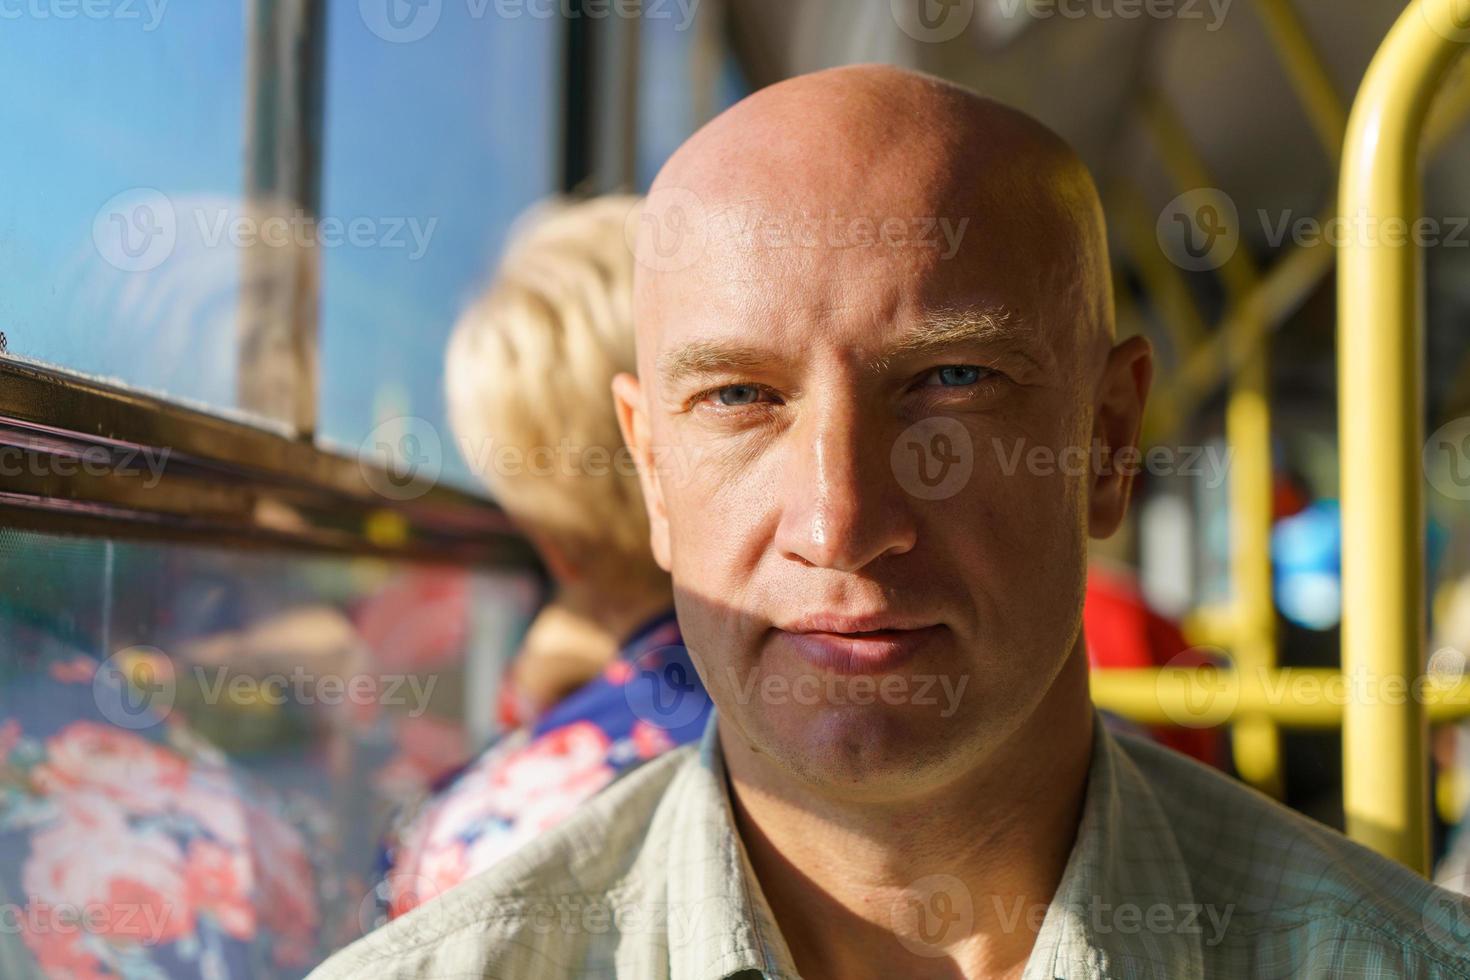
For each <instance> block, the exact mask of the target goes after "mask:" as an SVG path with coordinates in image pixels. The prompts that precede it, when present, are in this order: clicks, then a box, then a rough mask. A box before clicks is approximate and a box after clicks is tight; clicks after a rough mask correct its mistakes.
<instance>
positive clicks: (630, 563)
mask: <svg viewBox="0 0 1470 980" xmlns="http://www.w3.org/2000/svg"><path fill="white" fill-rule="evenodd" d="M637 206H638V201H637V199H636V198H631V197H607V198H599V199H596V200H592V201H586V202H582V203H575V204H573V203H565V202H558V203H554V204H550V205H544V206H542V207H540V208H538V209H536V210H535V211H533V212H532V213H531V214H530V215H529V216H528V217H527V218H526V219H525V220H524V221H523V222H522V225H521V228H520V229H519V231H518V233H517V234H516V235H515V236H514V237H513V239H512V242H511V244H510V246H509V248H508V249H507V250H506V253H505V256H504V258H503V259H502V261H501V264H500V267H499V269H498V270H497V273H496V276H495V279H494V282H493V283H492V284H491V285H490V287H489V290H488V291H487V292H486V293H485V294H484V295H483V296H482V297H481V298H480V299H479V300H477V301H476V302H475V303H474V304H473V305H472V306H471V307H470V309H469V310H468V311H467V312H466V313H465V314H464V316H463V317H462V318H461V320H460V323H459V325H458V326H457V327H456V329H455V331H454V335H453V337H452V338H451V340H450V343H449V349H448V357H447V389H448V395H449V406H450V419H451V421H452V424H453V426H454V429H455V434H456V435H457V436H458V438H459V439H460V444H461V445H462V446H464V447H465V450H466V455H467V456H469V457H470V459H471V461H472V464H473V465H475V466H476V468H477V469H478V470H479V471H480V472H481V474H482V475H483V477H484V479H485V481H486V484H487V486H488V487H489V488H490V490H491V492H492V494H493V495H494V496H495V498H496V499H497V500H499V501H500V503H501V505H502V506H504V507H505V509H506V511H507V513H509V515H510V516H511V517H512V518H513V519H514V520H515V521H516V522H517V523H518V524H519V525H520V526H521V527H522V528H523V529H524V530H525V533H526V534H527V536H528V537H529V538H530V539H531V541H532V542H533V543H534V544H535V546H536V548H537V550H538V551H539V552H540V553H541V555H542V557H543V558H544V559H545V562H546V565H547V568H548V569H549V571H550V572H551V575H552V577H553V579H554V580H555V593H554V595H553V597H552V599H551V601H550V602H549V604H548V605H547V606H546V607H545V608H544V609H543V610H542V611H541V613H540V614H539V615H538V616H537V618H536V619H535V621H534V622H533V623H532V625H531V628H530V630H529V631H528V633H527V636H526V640H525V642H524V644H523V646H522V650H521V652H520V653H519V654H518V656H517V658H516V660H515V663H514V665H513V668H512V671H511V674H510V676H509V677H508V678H507V682H508V683H507V687H508V688H509V689H510V690H512V691H514V692H516V697H515V698H514V701H513V703H512V704H510V705H509V707H510V708H512V709H513V710H512V711H511V715H512V716H513V717H512V719H511V720H512V721H513V722H514V725H513V726H512V727H511V730H510V731H509V732H508V733H507V734H506V735H503V736H501V737H500V738H498V739H497V740H496V741H494V742H493V743H492V744H491V745H490V746H489V747H488V748H486V749H485V750H484V751H483V752H481V753H480V754H479V756H478V757H476V758H475V759H473V760H472V761H471V762H470V763H469V764H468V765H467V766H465V767H464V768H462V769H460V770H459V771H457V772H455V773H453V774H451V775H450V776H449V777H448V778H447V779H446V780H444V781H441V783H440V785H439V786H438V787H437V789H436V792H435V794H434V796H433V797H432V798H431V799H430V800H428V801H427V802H426V803H425V804H424V805H423V806H422V807H421V808H419V809H418V811H417V812H416V813H415V814H414V815H413V817H412V818H411V819H410V820H408V821H406V822H405V823H403V824H402V825H401V826H400V828H399V829H398V830H397V831H395V833H394V834H393V835H391V836H390V839H389V841H388V844H387V850H386V852H385V854H384V861H383V862H382V864H383V867H384V869H385V875H384V880H383V881H382V882H381V883H380V884H379V886H378V889H377V893H378V896H379V898H380V901H381V911H382V912H383V913H384V915H385V917H393V916H396V915H399V914H401V913H403V912H406V911H408V910H409V909H412V908H414V907H415V906H417V905H419V904H420V903H422V902H423V901H425V900H427V899H429V898H432V897H434V896H435V895H438V894H439V893H441V892H443V891H444V890H445V889H447V888H450V887H452V886H453V885H456V884H458V883H459V882H460V881H462V880H464V879H466V878H468V877H471V876H472V875H475V874H478V873H479V872H481V871H484V870H486V869H487V868H489V867H490V866H491V865H493V864H495V863H497V862H498V861H500V860H501V859H502V858H504V857H505V856H506V855H508V854H509V853H511V852H512V851H514V850H516V849H517V848H519V847H520V846H521V845H522V844H524V843H526V842H527V841H529V840H531V839H532V838H534V837H536V836H538V835H540V834H541V833H543V832H544V831H546V830H548V829H550V828H551V827H552V826H554V825H555V824H557V823H559V822H560V821H561V820H562V819H564V818H565V817H568V816H570V815H571V814H572V813H573V812H574V811H575V810H576V809H577V807H578V806H580V805H581V804H582V803H583V802H585V801H586V800H587V799H589V798H590V797H591V796H593V795H594V794H595V793H597V792H598V791H600V790H601V789H602V788H603V787H605V786H607V785H608V784H609V783H611V782H612V781H613V780H614V779H616V778H618V777H619V776H621V775H622V774H624V773H626V772H628V771H630V770H631V769H633V768H635V767H637V766H639V765H641V764H642V763H643V762H646V761H648V760H649V759H652V758H654V757H655V756H659V755H662V754H664V753H665V752H668V751H669V750H670V749H673V748H674V747H676V746H678V745H683V744H685V743H688V742H693V741H695V740H696V739H697V738H698V737H699V735H700V733H701V732H702V731H703V730H704V726H705V721H706V719H707V718H708V716H709V711H710V701H709V697H708V695H707V694H705V691H704V687H703V685H702V684H701V683H700V680H699V675H698V674H697V673H696V672H695V669H694V665H693V663H692V662H691V661H690V659H689V655H688V652H687V651H686V650H685V649H684V647H683V645H682V641H681V639H680V635H679V627H678V624H677V622H676V621H675V619H674V611H673V600H672V593H671V589H670V583H669V578H668V576H667V574H666V573H664V572H663V570H662V569H660V568H659V567H658V564H657V563H656V562H655V561H654V559H653V554H652V552H651V550H650V546H649V536H648V535H649V531H648V519H647V516H646V512H645V510H644V508H643V502H642V497H641V495H640V491H639V487H638V481H637V476H636V472H635V470H634V468H633V464H632V462H631V460H630V459H629V458H628V455H627V453H626V451H625V450H624V449H623V441H622V437H621V435H620V434H619V430H618V424H617V419H616V416H615V414H614V410H613V400H612V390H611V382H612V378H613V376H614V375H615V374H617V373H618V372H619V371H632V370H633V369H634V361H633V322H632V315H631V312H630V307H631V294H632V279H633V269H632V265H633V258H632V254H631V252H630V250H629V248H628V245H627V242H626V240H625V238H624V233H623V228H624V226H625V223H626V221H627V220H628V218H629V216H630V214H631V213H632V211H633V209H634V208H636V207H637ZM501 704H502V709H505V708H506V707H507V702H506V701H505V700H504V699H502V702H501Z"/></svg>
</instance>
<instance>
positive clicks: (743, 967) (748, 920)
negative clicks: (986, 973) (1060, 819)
mask: <svg viewBox="0 0 1470 980" xmlns="http://www.w3.org/2000/svg"><path fill="white" fill-rule="evenodd" d="M678 778H679V781H680V783H681V785H679V786H678V787H677V799H678V809H679V812H678V813H677V814H676V823H675V826H676V827H678V828H679V832H677V833H675V834H674V835H673V838H672V841H671V843H670V853H669V864H668V867H669V871H670V880H669V885H668V889H669V890H668V896H669V906H670V917H671V921H670V923H669V930H670V936H669V972H670V978H671V980H716V978H718V980H725V978H728V977H733V976H736V975H738V974H740V973H742V972H743V971H756V972H758V973H760V974H761V975H762V976H764V977H767V978H771V980H795V978H796V977H797V976H798V974H797V972H796V967H795V964H794V963H793V961H792V959H791V951H790V950H789V949H788V947H787V946H786V941H785V939H783V938H782V936H781V930H780V928H779V927H778V926H777V925H776V920H775V916H774V915H773V914H772V912H771V908H770V905H769V904H768V903H767V901H766V898H765V895H764V894H763V893H762V892H761V889H760V884H759V882H757V881H756V877H755V872H754V870H753V869H752V867H751V865H750V859H749V857H748V856H747V855H746V852H745V847H744V845H743V844H742V843H741V840H740V836H739V834H738V833H737V832H736V829H735V818H734V814H733V812H732V810H731V806H730V794H729V784H728V782H727V780H726V775H725V764H724V758H723V756H722V754H721V752H720V744H719V736H718V730H717V726H716V713H715V712H714V711H711V712H710V718H709V721H708V723H707V724H706V727H705V730H704V735H703V737H702V738H701V739H700V742H699V753H698V765H695V766H690V767H686V768H685V769H684V770H683V771H682V772H681V773H680V776H679V777H678ZM675 789H676V787H673V786H671V787H670V790H671V791H674V790H675ZM1198 913H1199V909H1198V907H1197V906H1196V905H1195V903H1194V893H1193V890H1192V889H1191V887H1190V883H1189V876H1188V875H1187V874H1186V873H1185V870H1184V857H1183V854H1182V853H1181V852H1180V850H1179V846H1178V843H1177V842H1176V841H1175V839H1174V834H1173V831H1172V830H1171V828H1170V826H1169V820H1168V817H1167V816H1166V815H1165V813H1164V811H1163V809H1162V807H1161V806H1160V805H1159V802H1158V800H1157V798H1156V797H1155V796H1154V794H1153V791H1152V790H1151V789H1150V788H1149V785H1148V782H1147V780H1146V779H1145V778H1144V776H1143V774H1142V773H1141V772H1139V770H1138V768H1137V767H1136V766H1135V765H1134V764H1133V762H1132V760H1131V759H1129V757H1128V755H1127V753H1126V752H1125V751H1124V750H1123V748H1122V746H1120V745H1119V744H1118V742H1117V740H1116V739H1115V738H1113V736H1112V734H1111V733H1110V732H1109V731H1108V730H1107V728H1106V727H1105V726H1104V725H1103V723H1102V721H1101V718H1099V717H1097V716H1096V713H1094V722H1093V744H1092V761H1091V765H1090V769H1089V772H1088V780H1087V791H1086V795H1085V799H1084V802H1083V807H1082V820H1081V822H1080V823H1079V824H1078V828H1077V838H1076V841H1075V843H1074V844H1073V846H1072V853H1071V855H1070V857H1069V858H1068V860H1067V865H1066V868H1065V870H1064V871H1063V872H1062V879H1061V881H1060V883H1059V884H1058V886H1057V891H1056V894H1055V895H1054V896H1053V898H1052V901H1051V904H1050V906H1049V907H1048V909H1047V912H1046V916H1045V918H1044V919H1043V920H1042V926H1041V932H1040V933H1039V934H1038V935H1037V939H1036V945H1035V946H1034V947H1033V949H1032V952H1031V957H1030V958H1029V960H1028V961H1027V965H1026V971H1025V973H1024V974H1023V980H1104V978H1109V977H1117V976H1127V977H1151V978H1157V980H1173V978H1176V977H1190V976H1202V975H1203V973H1204V963H1203V953H1202V950H1201V946H1200V933H1199V930H1198V928H1197V922H1198V920H1197V918H1196V916H1197V915H1198ZM676 916H677V917H678V918H674V917H676Z"/></svg>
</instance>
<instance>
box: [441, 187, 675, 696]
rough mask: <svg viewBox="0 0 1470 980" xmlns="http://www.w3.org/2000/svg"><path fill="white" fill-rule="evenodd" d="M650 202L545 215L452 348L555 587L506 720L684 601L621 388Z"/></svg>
mask: <svg viewBox="0 0 1470 980" xmlns="http://www.w3.org/2000/svg"><path fill="white" fill-rule="evenodd" d="M637 205H638V198H636V197H632V196H623V195H611V196H607V197H600V198H594V199H592V200H587V201H581V202H568V201H554V202H550V203H546V204H543V205H541V206H539V207H537V208H535V209H533V210H532V211H531V212H530V213H529V214H528V215H526V216H525V217H524V218H523V219H522V220H521V222H520V223H519V226H518V228H517V229H516V230H515V232H513V234H512V238H511V243H510V245H509V247H508V248H507V250H506V252H505V255H504V257H503V259H502V260H501V263H500V266H499V269H498V271H497V273H496V275H495V279H494V282H493V283H492V285H491V286H490V288H489V289H488V290H487V291H486V292H485V293H484V294H483V295H482V296H481V297H480V298H479V299H478V300H476V301H475V302H474V304H473V305H472V306H471V307H470V308H469V309H468V310H467V311H466V312H465V314H464V315H463V316H462V317H461V319H460V321H459V323H458V325H457V326H456V328H455V330H454V333H453V336H452V337H451V338H450V341H449V347H448V353H447V358H446V380H445V388H446V394H447V396H448V402H449V417H450V422H451V424H452V425H453V427H454V433H455V436H456V438H457V440H458V442H459V445H460V446H461V447H462V449H463V451H464V453H465V455H466V456H467V457H468V459H469V461H470V465H471V466H472V467H473V468H474V469H475V471H476V472H477V473H478V475H479V476H480V477H481V479H483V480H484V482H485V484H486V486H487V487H488V488H489V490H490V492H491V495H492V496H493V497H494V498H495V499H496V500H497V501H498V502H499V503H500V504H501V506H502V507H504V508H505V510H506V512H507V513H508V514H509V516H510V517H511V518H512V519H513V520H514V521H515V522H516V523H517V524H518V525H519V526H520V527H521V529H522V530H523V531H524V532H525V534H526V535H527V537H528V538H529V539H530V540H531V542H532V543H533V544H534V545H535V547H536V550H537V551H538V552H539V553H540V555H541V557H542V559H543V560H544V562H545V565H546V567H547V569H548V571H549V572H550V573H551V576H552V578H553V580H554V583H555V593H554V596H553V598H552V600H551V602H550V603H549V604H548V605H547V606H546V607H545V608H544V609H542V611H541V612H540V614H539V615H538V616H537V617H536V619H535V621H534V622H533V623H532V625H531V628H530V630H529V631H528V633H527V635H526V638H525V641H524V643H523V646H522V650H521V652H520V654H519V655H518V656H517V657H516V659H515V661H514V663H513V665H512V668H511V671H510V673H509V674H508V676H507V677H506V685H505V687H504V688H503V691H504V694H503V697H502V701H501V714H502V721H503V722H506V723H508V724H517V723H524V722H529V721H533V720H534V719H535V718H536V717H537V716H539V715H540V714H541V713H542V712H543V711H545V710H546V708H548V707H550V706H551V705H553V704H556V703H557V702H558V701H560V700H561V699H562V698H564V697H565V696H566V695H567V694H569V693H571V692H572V691H574V690H575V689H576V688H578V687H580V686H581V685H582V684H584V683H586V682H587V681H588V680H590V679H591V678H592V677H593V676H595V675H596V674H597V673H598V671H600V670H601V669H602V668H603V667H604V666H606V665H607V664H608V663H609V662H610V661H611V660H612V659H613V658H614V657H615V656H616V654H617V651H618V649H619V647H620V646H622V644H623V641H625V640H626V639H627V638H628V636H629V634H631V633H632V632H633V631H634V630H635V629H636V628H637V627H639V626H640V625H643V624H645V623H647V622H649V621H650V620H651V619H653V618H654V617H656V616H658V615H659V614H661V613H664V612H665V611H666V610H668V609H669V607H670V606H671V603H672V598H671V592H670V585H669V577H668V573H666V572H664V571H663V569H661V568H659V567H658V565H657V563H655V562H654V560H653V555H652V553H651V552H650V550H649V545H648V517H647V514H646V513H645V511H644V507H643V500H642V496H641V494H640V491H639V487H638V476H637V470H636V468H635V466H634V463H633V461H632V458H631V456H630V455H629V453H628V451H627V449H626V447H625V446H624V445H623V438H622V436H621V434H620V433H619V431H618V422H617V417H616V415H615V414H614V411H613V401H612V394H611V390H610V385H611V382H612V378H613V376H614V375H616V374H617V373H619V372H621V371H629V372H631V371H634V370H635V361H634V353H633V319H632V310H631V303H632V283H633V256H632V252H631V250H630V249H629V247H628V244H627V241H626V239H625V236H624V227H625V223H626V221H627V218H628V215H629V213H630V212H631V211H632V209H633V208H634V207H636V206H637Z"/></svg>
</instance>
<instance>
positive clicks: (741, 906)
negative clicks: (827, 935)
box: [668, 711, 799, 980]
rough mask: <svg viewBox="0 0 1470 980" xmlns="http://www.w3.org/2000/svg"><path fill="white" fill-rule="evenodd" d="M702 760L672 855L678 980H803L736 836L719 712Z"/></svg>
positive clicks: (685, 788) (672, 973)
mask: <svg viewBox="0 0 1470 980" xmlns="http://www.w3.org/2000/svg"><path fill="white" fill-rule="evenodd" d="M697 758H698V764H697V765H694V766H688V767H685V768H684V769H683V770H682V771H681V773H680V775H679V777H678V778H679V780H680V782H681V783H682V785H680V786H679V787H678V788H677V791H678V811H679V812H678V813H677V814H676V815H675V820H676V823H675V826H676V827H677V828H679V829H678V832H677V833H675V834H674V835H673V839H672V841H671V844H670V848H669V851H670V853H669V863H668V867H669V878H670V880H669V885H668V895H669V915H670V922H669V977H670V980H716V978H718V980H724V978H726V977H733V976H737V975H739V974H741V973H743V972H747V971H752V970H754V971H756V972H758V973H759V974H761V975H762V976H763V977H766V978H769V980H798V977H799V975H798V974H797V972H796V966H795V964H794V963H793V962H792V959H791V951H790V950H789V949H788V948H787V947H786V940H785V939H783V938H782V937H781V930H780V929H779V928H778V927H777V926H776V918H775V916H774V915H773V914H772V912H771V907H770V905H769V904H768V903H767V901H766V897H765V895H764V894H763V893H762V892H761V889H760V884H759V882H757V881H756V877H755V871H754V869H753V868H752V867H751V865H750V858H749V857H748V856H747V855H746V853H745V846H744V844H743V843H742V842H741V840H740V835H739V834H738V833H737V832H736V829H735V815H734V813H733V811H732V810H731V807H730V793H729V783H728V782H727V780H726V776H725V760H724V757H723V755H722V754H721V752H720V741H719V733H718V729H717V727H716V724H715V712H713V711H711V712H710V717H709V721H708V722H707V723H706V725H705V729H704V734H703V736H702V737H701V738H700V741H699V754H698V757H697ZM674 789H675V787H670V790H674ZM676 917H678V918H676Z"/></svg>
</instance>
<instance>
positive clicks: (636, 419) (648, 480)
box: [612, 371, 670, 572]
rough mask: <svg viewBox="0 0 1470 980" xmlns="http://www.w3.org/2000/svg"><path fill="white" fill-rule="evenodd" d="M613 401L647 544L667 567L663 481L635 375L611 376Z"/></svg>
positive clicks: (667, 548)
mask: <svg viewBox="0 0 1470 980" xmlns="http://www.w3.org/2000/svg"><path fill="white" fill-rule="evenodd" d="M612 393H613V401H614V403H615V404H616V405H617V410H618V428H620V429H622V430H623V442H625V443H627V444H628V449H629V450H630V451H632V453H633V461H634V462H635V463H637V464H638V483H639V485H640V486H641V487H642V489H643V506H644V509H646V510H647V511H648V531H649V534H648V536H649V541H648V543H649V546H650V547H651V548H652V549H653V560H654V561H656V562H658V567H659V568H662V569H663V570H664V571H666V572H667V571H670V561H669V519H668V511H667V510H666V509H665V507H664V492H663V485H662V484H661V483H660V482H659V477H658V470H657V468H656V467H655V466H654V464H655V462H656V460H655V458H654V447H653V432H652V430H651V429H650V428H649V425H648V413H647V411H645V409H644V404H643V387H642V385H641V384H640V383H639V381H638V378H637V377H635V376H634V375H631V374H628V373H627V372H626V371H625V372H623V373H621V374H619V375H617V376H616V377H614V378H613V380H612Z"/></svg>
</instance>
